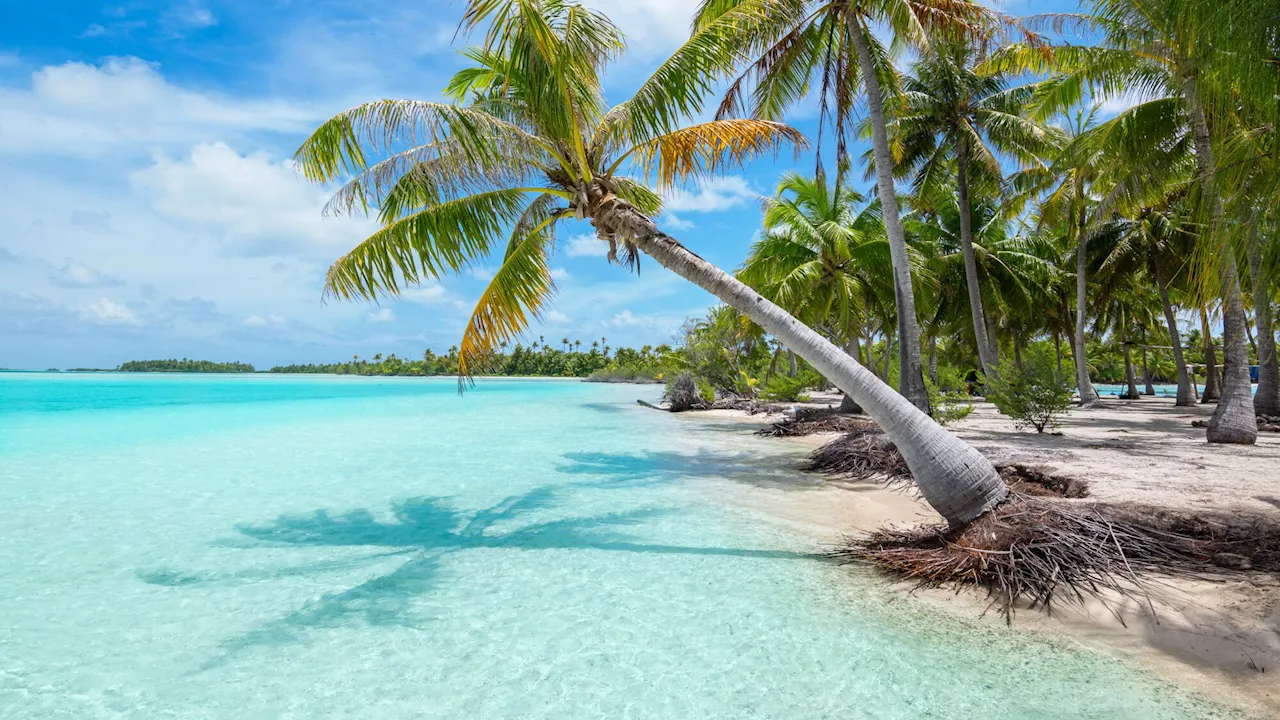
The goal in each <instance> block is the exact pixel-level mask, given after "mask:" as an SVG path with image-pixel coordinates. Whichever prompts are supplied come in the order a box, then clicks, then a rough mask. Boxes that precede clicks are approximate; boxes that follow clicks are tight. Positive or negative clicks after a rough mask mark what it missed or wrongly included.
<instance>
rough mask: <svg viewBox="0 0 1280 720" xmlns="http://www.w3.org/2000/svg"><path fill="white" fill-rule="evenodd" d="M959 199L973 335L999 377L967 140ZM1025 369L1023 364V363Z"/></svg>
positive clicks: (959, 158)
mask: <svg viewBox="0 0 1280 720" xmlns="http://www.w3.org/2000/svg"><path fill="white" fill-rule="evenodd" d="M956 167H957V172H956V199H957V202H959V204H960V251H961V254H963V255H964V280H965V285H966V287H967V288H968V290H969V314H970V315H971V316H972V320H973V337H974V339H975V340H976V344H977V346H978V362H979V363H980V364H981V367H982V372H984V373H986V374H987V375H989V376H990V377H993V378H994V377H999V375H998V372H999V371H998V370H997V368H996V363H995V359H994V358H992V357H991V344H990V342H989V341H988V339H987V321H986V316H985V315H984V314H983V311H982V292H981V287H979V285H978V258H977V256H976V255H975V254H974V252H973V216H972V208H971V206H970V203H969V151H968V147H967V144H966V143H965V142H964V140H963V139H961V140H960V142H959V146H958V147H957V148H956ZM1019 369H1021V365H1019Z"/></svg>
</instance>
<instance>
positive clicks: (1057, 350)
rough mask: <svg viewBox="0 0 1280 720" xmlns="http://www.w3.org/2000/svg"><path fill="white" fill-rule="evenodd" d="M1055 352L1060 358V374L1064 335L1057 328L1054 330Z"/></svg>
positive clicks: (1059, 372)
mask: <svg viewBox="0 0 1280 720" xmlns="http://www.w3.org/2000/svg"><path fill="white" fill-rule="evenodd" d="M1053 354H1054V355H1056V356H1057V359H1058V374H1059V375H1061V374H1062V335H1060V334H1059V333H1058V331H1057V330H1054V331H1053Z"/></svg>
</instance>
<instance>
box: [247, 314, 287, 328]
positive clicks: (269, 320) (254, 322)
mask: <svg viewBox="0 0 1280 720" xmlns="http://www.w3.org/2000/svg"><path fill="white" fill-rule="evenodd" d="M284 323H285V319H284V318H283V317H281V316H280V315H267V316H265V317H263V316H262V315H250V316H249V317H247V318H245V319H244V325H245V327H267V326H268V325H283V324H284Z"/></svg>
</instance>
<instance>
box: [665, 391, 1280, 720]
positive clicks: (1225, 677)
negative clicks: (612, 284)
mask: <svg viewBox="0 0 1280 720" xmlns="http://www.w3.org/2000/svg"><path fill="white" fill-rule="evenodd" d="M815 399H816V400H817V401H818V402H820V403H824V404H825V403H826V402H828V401H831V400H830V398H828V397H818V398H815ZM837 401H838V400H837ZM832 402H835V401H832ZM1212 410H1213V406H1197V407H1194V408H1175V407H1174V405H1173V399H1172V398H1144V399H1142V400H1135V401H1120V400H1106V401H1104V403H1103V405H1102V406H1101V407H1100V408H1096V409H1090V410H1084V411H1073V412H1072V413H1071V414H1070V415H1069V416H1068V417H1067V418H1065V420H1064V421H1063V422H1062V424H1061V427H1060V428H1059V431H1060V433H1061V434H1058V435H1049V434H1045V435H1037V434H1035V433H1034V432H1020V431H1017V430H1015V429H1014V428H1013V425H1012V423H1011V422H1010V421H1009V419H1008V418H1006V417H1004V416H1002V415H1000V414H999V413H998V412H997V411H996V410H995V408H994V406H992V405H990V404H988V403H978V404H977V405H976V409H975V411H974V412H973V414H972V415H970V416H969V417H968V418H966V419H965V420H964V421H962V422H960V423H958V424H957V425H956V426H955V427H954V428H953V429H954V430H955V431H956V432H957V433H958V434H960V435H961V436H962V437H964V438H965V439H967V440H969V441H970V442H971V443H973V444H974V445H975V446H977V447H978V448H979V449H981V450H982V451H983V452H984V453H986V454H987V455H988V456H989V457H991V458H992V459H993V460H997V461H999V460H1013V461H1018V462H1023V463H1028V464H1043V465H1045V466H1046V467H1047V468H1049V469H1051V470H1052V471H1054V472H1056V473H1058V474H1063V475H1071V476H1076V477H1080V478H1084V479H1087V480H1088V481H1089V482H1090V489H1091V493H1092V497H1091V498H1090V499H1089V500H1083V501H1079V502H1089V501H1100V502H1105V503H1113V502H1134V503H1141V504H1144V505H1152V506H1157V507H1168V508H1172V509H1179V510H1191V511H1196V510H1200V511H1215V512H1228V513H1250V514H1262V515H1267V514H1275V515H1280V434H1275V433H1262V434H1261V435H1260V437H1259V439H1258V445H1257V446H1256V447H1241V446H1210V445H1208V444H1206V443H1205V441H1204V430H1203V429H1200V428H1193V427H1191V421H1192V420H1195V419H1205V418H1208V416H1209V415H1211V414H1212ZM685 417H687V418H689V419H690V421H693V422H697V421H706V420H710V419H716V420H719V421H721V422H725V421H730V422H732V423H735V424H736V423H741V424H742V426H743V432H744V433H745V432H749V431H750V430H754V429H756V428H759V427H762V426H764V425H765V424H767V422H768V421H769V420H770V419H771V418H767V417H765V416H754V417H752V416H748V415H746V414H745V413H742V412H738V411H709V412H701V413H689V414H687V415H685ZM773 419H776V418H773ZM831 437H833V436H832V435H826V436H822V435H814V436H808V437H801V438H788V439H773V438H764V437H762V438H759V439H758V442H762V443H768V442H784V443H792V444H795V445H796V446H797V448H798V449H799V448H805V449H809V448H813V447H817V446H819V445H821V444H822V443H824V442H826V441H827V440H829V439H831ZM736 487H739V488H742V486H736ZM732 495H733V497H732V498H727V500H728V501H730V502H736V503H742V504H744V505H749V506H751V507H752V508H753V509H755V510H757V511H759V512H760V513H761V514H762V515H763V516H764V517H766V518H767V519H769V520H770V521H772V522H778V523H783V524H786V525H787V526H789V527H791V528H793V529H799V530H801V531H802V532H804V533H807V534H811V535H812V537H813V540H814V542H815V544H822V543H831V542H832V541H834V540H837V539H838V538H839V537H840V536H841V535H843V534H849V533H856V532H858V531H864V530H869V529H872V528H875V527H878V526H882V525H893V524H897V525H905V524H915V523H919V522H935V521H939V520H940V518H939V517H938V516H937V515H936V514H935V513H934V512H933V511H932V510H931V509H930V508H929V507H928V506H927V505H925V504H924V503H923V502H922V501H920V500H918V499H916V498H915V497H913V496H912V494H910V493H907V492H902V491H897V490H890V489H886V488H883V487H880V486H877V485H875V484H873V483H865V482H863V483H845V482H838V481H828V482H826V483H825V484H824V486H822V487H819V488H817V489H815V490H812V491H809V492H804V493H795V492H788V491H786V490H784V489H779V488H776V487H775V488H771V487H745V488H742V489H741V490H735V491H734V492H733V493H732ZM1152 587H1153V592H1152V597H1151V602H1150V604H1149V606H1144V605H1145V604H1144V603H1139V602H1136V601H1133V600H1119V601H1117V600H1116V599H1114V598H1112V599H1111V601H1110V603H1104V602H1103V601H1101V600H1098V601H1093V602H1090V603H1089V604H1088V605H1086V606H1084V607H1079V606H1062V607H1055V610H1054V613H1053V615H1052V616H1047V615H1045V614H1044V613H1043V612H1041V611H1038V610H1022V611H1020V612H1018V613H1017V614H1016V616H1015V618H1014V625H1015V627H1017V628H1020V629H1024V630H1027V631H1032V632H1045V633H1055V634H1059V635H1062V636H1065V637H1068V638H1070V639H1072V640H1074V641H1076V642H1080V643H1083V644H1085V645H1087V646H1090V647H1094V648H1100V649H1104V650H1106V651H1109V652H1112V653H1117V654H1121V655H1124V656H1128V657H1130V658H1131V659H1133V660H1134V661H1136V662H1139V663H1141V664H1143V665H1144V666H1146V667H1148V668H1149V669H1150V670H1151V671H1153V672H1154V673H1156V674H1158V675H1159V676H1161V677H1163V678H1165V679H1167V680H1169V681H1172V682H1174V683H1176V684H1178V685H1184V686H1187V687H1189V688H1192V689H1195V690H1197V691H1199V692H1201V693H1203V694H1205V695H1207V696H1209V697H1213V698H1214V699H1216V700H1218V701H1219V702H1223V703H1224V704H1228V705H1231V706H1234V707H1237V708H1239V709H1241V710H1243V711H1246V712H1249V713H1251V714H1260V715H1262V716H1264V717H1276V716H1280V579H1278V578H1276V577H1275V576H1274V575H1273V574H1270V573H1263V572H1252V573H1246V574H1240V573H1234V574H1227V573H1223V574H1220V575H1213V576H1206V577H1205V578H1204V579H1203V580H1181V579H1179V580H1176V581H1169V582H1159V581H1157V582H1153V583H1152ZM901 590H902V592H904V593H906V592H910V591H911V588H910V587H909V586H907V585H905V584H904V585H902V586H901ZM916 595H917V596H918V597H919V598H921V599H923V600H924V601H925V602H928V603H931V604H934V605H936V606H937V607H939V608H942V609H945V610H946V611H948V612H953V613H956V614H959V615H962V616H965V617H970V618H976V617H979V616H982V615H983V611H984V610H986V609H987V607H988V603H987V602H986V601H985V600H984V597H983V595H982V593H980V592H978V591H975V590H965V591H963V592H960V593H959V594H957V593H955V592H954V591H953V590H947V589H941V590H935V591H921V592H916ZM1108 605H1109V606H1110V609H1109V608H1108ZM1113 610H1114V611H1115V612H1112V611H1113ZM1153 611H1154V613H1153ZM984 621H985V622H991V623H1003V622H1004V619H1003V618H1001V617H1000V616H999V615H998V614H997V613H994V612H992V613H988V614H986V615H985V618H984Z"/></svg>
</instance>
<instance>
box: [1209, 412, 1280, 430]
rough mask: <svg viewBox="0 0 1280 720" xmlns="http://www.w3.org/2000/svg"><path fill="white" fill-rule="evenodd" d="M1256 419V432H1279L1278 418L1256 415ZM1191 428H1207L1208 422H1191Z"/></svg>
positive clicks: (1279, 418) (1279, 420)
mask: <svg viewBox="0 0 1280 720" xmlns="http://www.w3.org/2000/svg"><path fill="white" fill-rule="evenodd" d="M1256 419H1257V421H1258V432H1280V417H1277V416H1275V415H1258V416H1256ZM1191 427H1195V428H1207V427H1209V421H1208V420H1192V421H1191Z"/></svg>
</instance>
